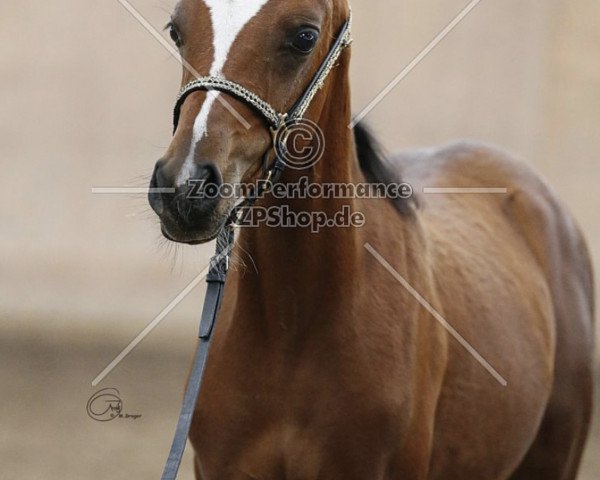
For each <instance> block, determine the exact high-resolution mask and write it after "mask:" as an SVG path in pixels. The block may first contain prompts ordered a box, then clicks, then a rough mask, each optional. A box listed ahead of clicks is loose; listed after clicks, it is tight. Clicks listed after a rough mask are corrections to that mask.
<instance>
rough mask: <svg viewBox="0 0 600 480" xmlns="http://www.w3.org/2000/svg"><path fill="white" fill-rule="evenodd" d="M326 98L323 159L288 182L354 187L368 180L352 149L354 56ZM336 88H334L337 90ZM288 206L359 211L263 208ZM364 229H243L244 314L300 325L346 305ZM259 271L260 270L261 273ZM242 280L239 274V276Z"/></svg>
mask: <svg viewBox="0 0 600 480" xmlns="http://www.w3.org/2000/svg"><path fill="white" fill-rule="evenodd" d="M344 57H345V60H342V61H341V62H340V64H339V66H338V67H337V68H336V70H335V71H334V72H333V73H332V76H331V78H330V80H329V82H328V84H329V85H330V87H329V90H324V91H322V92H321V93H320V95H321V98H325V99H327V103H326V104H325V105H323V107H322V108H321V114H320V117H319V120H318V122H317V123H318V125H319V127H320V128H321V129H322V131H323V134H324V137H325V152H324V154H323V157H322V158H321V160H320V161H319V162H318V163H317V164H316V165H315V166H314V167H313V168H312V169H311V170H310V171H309V170H304V171H291V170H287V171H286V173H285V175H284V177H283V178H282V182H286V183H289V182H296V181H297V180H298V179H299V178H301V177H303V176H306V177H308V179H309V183H356V182H362V181H364V178H363V177H362V174H361V172H360V169H359V167H358V161H357V158H356V151H355V147H354V136H353V132H352V130H351V129H349V128H348V124H349V122H350V91H349V82H348V73H347V72H348V65H347V63H348V55H345V56H344ZM332 85H335V87H331V86H332ZM282 205H288V206H289V208H290V210H291V211H294V212H300V211H304V212H315V211H318V212H325V213H326V214H327V215H328V216H329V217H330V218H331V217H332V216H333V215H334V214H335V213H336V212H338V211H341V210H342V208H343V207H344V206H349V207H350V208H351V209H352V210H353V211H355V200H353V199H331V198H327V199H321V198H316V199H285V200H276V199H274V198H271V197H269V198H265V199H263V200H262V201H261V203H260V204H259V206H261V207H271V206H282ZM360 230H361V229H360V228H353V227H343V228H339V227H335V228H324V229H322V230H320V232H319V233H318V234H317V233H312V232H311V229H310V228H303V227H299V228H281V227H278V228H271V227H267V226H260V227H258V228H242V231H241V233H240V237H239V239H238V246H239V249H238V256H239V258H240V259H241V260H243V263H244V264H245V265H246V267H245V268H244V273H243V275H242V274H239V276H238V275H236V277H238V278H237V282H236V283H237V284H238V294H237V298H238V304H239V303H240V302H241V304H240V305H238V307H240V309H241V310H245V308H246V307H247V306H249V305H252V308H253V309H255V308H256V305H257V303H258V304H260V316H261V320H264V321H265V322H269V321H271V320H273V321H275V322H278V321H280V320H278V319H281V318H286V319H287V320H286V321H298V322H300V321H302V319H310V318H314V316H315V315H326V311H327V309H328V307H329V305H330V304H331V301H332V299H336V301H341V299H342V298H347V295H349V294H351V292H352V289H353V288H355V280H354V278H355V274H356V269H357V264H358V261H359V256H360V254H362V242H361V235H362V233H361V232H360ZM255 268H256V270H255ZM238 273H239V272H238Z"/></svg>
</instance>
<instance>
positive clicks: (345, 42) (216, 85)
mask: <svg viewBox="0 0 600 480" xmlns="http://www.w3.org/2000/svg"><path fill="white" fill-rule="evenodd" d="M351 27H352V13H350V16H349V17H348V20H347V21H346V22H345V23H344V25H343V27H342V29H341V31H340V33H339V35H338V37H337V39H336V40H335V42H334V44H333V45H332V46H331V49H330V50H329V53H328V54H327V56H326V57H325V60H324V61H323V63H322V64H321V66H320V67H319V70H317V73H316V74H315V76H314V77H313V79H312V81H311V82H310V84H309V85H308V87H307V88H306V90H305V91H304V93H303V94H302V96H301V97H300V98H299V99H298V101H297V102H296V103H295V104H294V105H293V106H292V108H291V109H290V110H289V111H288V112H287V113H279V112H278V111H277V110H275V109H274V108H273V107H272V106H271V105H270V104H269V103H268V102H266V101H265V100H263V99H262V98H260V97H259V96H258V95H256V94H255V93H254V92H251V91H250V90H248V89H247V88H245V87H243V86H242V85H240V84H239V83H236V82H233V81H231V80H227V79H225V78H222V77H200V78H197V79H196V80H193V81H191V82H190V83H188V84H187V85H185V86H184V87H183V88H182V89H181V92H179V96H178V97H177V102H176V103H175V110H174V113H173V124H174V130H173V132H175V131H176V130H177V126H178V124H179V115H180V113H181V107H182V106H183V103H184V102H185V100H186V98H187V97H188V96H189V95H190V94H192V93H194V92H197V91H199V90H205V91H208V90H217V91H220V92H223V93H227V94H229V95H231V96H232V97H234V98H237V99H238V100H240V101H242V102H244V103H245V104H246V105H248V106H250V107H251V108H252V109H253V110H254V111H256V112H257V113H259V114H260V115H261V116H262V117H263V118H264V119H265V120H266V121H267V123H268V125H269V127H270V128H271V129H272V130H273V131H275V132H276V131H278V130H279V129H281V128H282V127H283V126H284V125H285V123H287V122H290V121H294V120H299V119H301V118H302V117H303V116H304V114H305V113H306V111H307V110H308V107H309V106H310V104H311V102H312V100H313V98H314V97H315V95H316V94H317V92H318V91H319V90H320V89H321V88H323V85H324V84H325V80H326V78H327V76H328V75H329V73H330V72H331V70H332V69H333V68H334V67H335V65H336V62H337V60H338V58H339V56H340V55H341V53H342V51H343V50H344V49H345V48H346V47H348V46H349V45H350V43H352V37H351Z"/></svg>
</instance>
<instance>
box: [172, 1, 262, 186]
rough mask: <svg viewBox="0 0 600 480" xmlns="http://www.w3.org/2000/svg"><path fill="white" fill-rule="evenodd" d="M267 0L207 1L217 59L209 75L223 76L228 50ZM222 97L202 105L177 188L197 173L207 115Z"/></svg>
mask: <svg viewBox="0 0 600 480" xmlns="http://www.w3.org/2000/svg"><path fill="white" fill-rule="evenodd" d="M267 2H268V0H204V3H205V4H206V5H207V6H208V9H209V11H210V18H211V22H212V31H213V50H214V58H213V63H212V66H211V67H210V73H209V75H210V76H215V77H220V76H223V67H224V66H225V62H226V61H227V56H228V55H229V50H231V46H232V45H233V43H234V42H235V39H236V38H237V36H238V35H239V33H240V32H241V31H242V29H243V28H244V25H246V24H247V23H248V22H249V21H250V20H251V19H252V18H253V17H254V16H255V15H256V14H257V13H258V12H259V10H260V9H261V8H262V6H263V5H264V4H265V3H267ZM218 95H219V93H218V92H216V91H214V90H213V91H210V92H208V95H207V97H206V100H205V101H204V103H203V104H202V108H201V109H200V112H198V116H197V117H196V120H194V130H193V133H192V144H191V145H190V149H189V152H188V156H187V158H186V159H185V162H184V164H183V167H182V168H181V172H179V175H178V177H177V182H176V183H177V185H178V186H180V185H183V184H184V183H185V182H187V180H188V179H189V178H190V176H191V174H192V172H193V170H194V157H195V153H196V145H197V144H198V142H199V141H200V140H202V138H203V137H204V136H205V135H206V124H207V121H208V114H209V113H210V110H211V108H212V106H213V104H214V102H215V99H216V98H217V96H218Z"/></svg>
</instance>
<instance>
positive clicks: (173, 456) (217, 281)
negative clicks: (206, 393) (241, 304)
mask: <svg viewBox="0 0 600 480" xmlns="http://www.w3.org/2000/svg"><path fill="white" fill-rule="evenodd" d="M269 153H270V151H267V153H266V154H265V162H268V157H269ZM284 168H285V164H284V162H283V161H281V159H280V156H279V155H276V157H275V161H274V162H273V165H272V166H271V168H270V170H268V172H267V174H266V178H265V181H263V182H261V183H260V184H259V185H258V186H257V187H256V188H255V189H254V191H253V192H252V193H251V194H250V195H249V196H248V197H247V198H246V199H244V200H243V201H242V202H241V203H240V204H238V205H237V206H236V207H235V208H234V209H233V211H232V213H231V215H230V216H229V217H228V219H227V221H226V222H225V225H224V226H223V228H222V229H221V231H220V233H219V236H218V237H217V246H216V251H215V255H214V256H213V257H212V258H211V260H210V266H209V270H208V275H207V277H206V282H207V283H208V287H207V290H206V296H205V298H204V307H203V309H202V316H201V317H200V330H199V332H198V338H199V340H200V343H199V344H198V347H197V349H196V355H195V357H194V362H193V364H192V371H191V373H190V377H189V381H188V385H187V388H186V391H185V396H184V397H183V405H182V406H181V412H180V414H179V420H178V422H177V428H176V429H175V437H174V438H173V443H172V444H171V450H170V452H169V457H168V458H167V463H166V465H165V468H164V470H163V474H162V477H161V480H175V479H176V478H177V473H178V471H179V466H180V465H181V459H182V458H183V453H184V451H185V445H186V442H187V437H188V434H189V431H190V427H191V425H192V418H193V415H194V410H195V408H196V402H197V401H198V394H199V392H200V387H201V386H202V379H203V377H204V368H205V366H206V360H207V358H208V352H209V349H210V344H211V340H212V333H213V331H214V329H215V324H216V320H217V315H218V313H219V309H220V308H221V302H222V299H223V292H224V290H225V281H226V279H227V272H228V270H229V258H230V254H231V251H232V250H233V245H234V233H233V232H234V227H235V223H236V222H238V221H240V220H242V219H243V217H244V215H245V214H246V213H247V212H248V211H249V210H250V208H251V207H252V206H253V205H254V204H255V203H256V201H257V200H258V199H259V198H260V197H261V196H262V195H263V194H264V193H266V192H268V191H269V190H270V188H271V186H272V185H273V184H274V183H276V182H277V181H279V178H280V176H281V174H282V173H283V170H284Z"/></svg>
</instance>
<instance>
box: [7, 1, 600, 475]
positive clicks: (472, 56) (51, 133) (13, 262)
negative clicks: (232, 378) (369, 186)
mask: <svg viewBox="0 0 600 480" xmlns="http://www.w3.org/2000/svg"><path fill="white" fill-rule="evenodd" d="M466 3H467V2H466V0H387V1H384V0H371V1H367V0H355V1H354V2H353V8H354V14H355V15H354V17H355V29H354V39H355V42H354V44H353V68H352V78H353V95H354V110H355V111H358V110H359V109H360V108H362V107H363V106H365V105H366V104H367V103H368V102H369V101H370V100H371V99H372V98H373V97H374V96H375V95H376V94H377V93H378V92H379V91H380V90H381V89H382V88H383V87H385V86H386V85H387V83H388V82H389V81H390V80H391V78H393V77H394V76H395V75H396V74H397V73H398V72H400V71H401V70H402V68H403V67H404V65H405V64H407V63H408V62H409V61H410V60H411V59H412V58H413V57H414V56H415V55H416V54H417V53H418V52H419V51H420V50H421V49H422V48H423V47H424V46H425V45H426V44H427V43H428V42H429V41H430V40H431V39H432V38H433V37H434V36H435V35H436V34H437V33H438V32H439V31H440V30H441V29H442V28H443V27H444V26H445V25H446V24H447V23H448V22H449V21H450V20H451V19H452V18H453V17H454V16H455V15H456V14H457V12H459V11H460V10H461V9H462V8H463V7H464V6H465V5H466ZM132 4H133V6H134V7H135V8H137V9H138V10H139V12H140V13H141V14H142V15H143V16H144V17H145V18H147V20H148V21H149V22H150V23H151V24H152V25H154V26H155V27H157V28H159V29H160V28H162V26H163V25H164V24H165V23H166V22H167V21H168V18H169V14H170V11H171V10H172V8H173V5H174V1H171V0H159V1H146V0H132ZM599 53H600V3H599V2H598V1H597V0H570V1H564V0H562V1H561V0H525V1H524V0H502V1H498V0H483V1H482V3H481V4H480V5H479V6H478V7H477V8H476V9H475V10H474V11H473V12H472V13H471V14H470V15H469V16H468V17H467V18H466V19H465V20H464V21H463V22H462V23H461V24H460V25H459V26H458V27H457V28H456V29H455V30H454V31H453V32H452V33H451V34H450V35H449V36H448V37H447V38H446V39H445V40H444V41H443V42H442V43H441V44H440V45H439V46H438V47H437V48H436V49H435V50H434V51H433V52H432V53H431V54H430V55H429V56H428V57H427V58H426V59H425V60H424V61H423V62H422V63H421V64H420V65H419V66H418V67H417V68H416V69H415V70H414V71H413V72H412V73H411V74H410V75H409V76H408V77H407V78H406V79H405V80H404V81H403V82H401V83H400V85H398V87H397V88H396V89H395V90H394V91H393V92H392V93H390V94H389V96H388V97H387V98H386V99H385V100H384V101H383V102H382V103H381V104H380V105H379V106H378V107H377V108H376V109H375V110H374V111H373V112H372V113H371V114H370V115H369V116H368V117H367V121H368V122H369V123H370V124H371V126H372V127H373V129H374V130H375V132H376V133H378V134H379V136H380V138H381V139H382V140H383V143H384V145H385V146H386V148H387V149H388V150H389V151H394V150H397V149H401V148H406V147H411V146H421V145H438V144H442V143H444V142H448V141H451V140H454V139H457V138H472V139H482V140H485V141H488V142H491V143H494V144H497V145H499V146H501V147H503V148H505V149H507V150H509V151H511V152H513V153H515V154H516V155H518V156H519V157H522V158H524V159H525V160H526V161H528V162H530V163H531V164H532V165H534V166H535V167H536V168H537V169H538V170H539V171H541V172H542V173H543V174H544V175H545V176H546V177H547V178H548V179H549V180H550V182H551V183H552V184H553V185H554V186H555V187H556V189H557V190H558V192H559V193H560V195H561V197H562V198H563V199H564V201H565V202H566V203H567V204H568V205H569V207H570V208H571V210H572V211H573V213H574V214H575V216H576V217H577V219H578V221H579V223H580V224H581V226H582V228H583V230H584V232H585V233H586V235H587V238H588V240H589V243H590V247H591V250H592V253H593V255H594V259H595V265H596V271H600V264H599V262H600V218H599V217H598V212H599V210H600V194H599V190H600V165H599V163H598V161H599V158H598V157H599V153H600V131H599V128H600V55H599ZM179 78H180V66H179V64H178V62H177V61H176V60H174V59H173V58H171V57H170V56H169V54H168V53H167V52H166V51H165V50H164V49H163V48H162V47H161V46H160V45H159V44H158V43H157V42H156V40H155V39H153V38H152V37H151V36H150V35H149V34H148V32H147V31H146V30H144V29H143V28H142V27H141V26H140V25H139V24H138V23H137V22H136V20H134V19H133V18H132V16H131V15H130V14H129V13H128V12H127V11H126V10H125V9H124V8H123V7H122V5H121V4H120V3H119V2H118V1H117V0H106V1H103V2H86V1H75V0H54V1H52V2H36V1H33V0H21V1H19V2H3V3H2V4H1V5H0V105H1V108H0V162H1V165H2V173H1V174H0V186H1V187H2V188H0V338H1V339H0V346H1V347H2V349H1V350H0V354H1V355H2V356H3V357H2V358H3V359H5V362H4V363H3V364H4V365H5V367H4V368H3V369H2V370H0V380H2V383H3V385H10V386H11V387H12V388H10V389H9V390H8V392H7V394H6V395H8V398H9V400H10V401H11V402H15V405H14V406H13V407H11V408H14V409H15V410H14V411H12V410H11V411H10V412H11V414H10V415H9V417H10V420H7V418H8V417H5V418H3V419H2V421H5V422H7V423H8V424H9V427H10V426H13V427H14V429H13V430H12V433H11V436H10V438H8V434H6V433H4V432H3V433H2V434H0V435H5V436H4V437H0V439H2V440H4V443H2V444H0V448H2V449H1V450H0V455H3V456H4V457H5V458H4V460H6V462H3V463H4V464H6V465H8V468H9V470H10V467H12V468H13V469H14V471H15V472H20V475H13V476H12V477H11V478H35V475H33V474H32V475H28V472H29V473H31V472H35V471H36V470H35V469H36V468H38V467H39V465H33V464H32V465H31V469H30V470H27V469H28V468H29V467H28V462H27V459H23V458H21V456H20V455H21V454H19V453H18V452H20V451H21V450H22V449H21V448H19V446H20V444H19V442H23V444H24V445H25V444H26V445H28V446H29V447H30V448H33V449H35V451H36V452H38V454H40V455H41V457H40V458H45V460H43V461H45V462H47V463H46V464H45V468H44V471H45V472H46V473H47V475H50V476H46V478H54V477H52V476H51V474H50V473H48V472H52V471H54V470H53V468H54V469H58V468H59V467H58V463H57V462H64V457H65V451H66V450H68V451H72V450H73V449H77V451H79V450H80V447H81V443H82V442H83V443H85V444H86V445H93V447H94V448H92V450H91V451H90V450H89V449H88V450H86V452H85V453H84V452H80V453H81V455H80V457H78V458H79V460H78V462H79V463H77V462H75V463H73V464H72V467H73V471H74V472H75V473H74V475H73V478H82V477H81V475H82V474H83V472H86V471H88V469H89V465H90V463H92V464H94V465H96V468H97V469H98V470H97V471H98V472H99V473H98V476H97V477H94V478H109V475H108V473H107V474H106V475H105V476H102V474H101V473H100V472H103V470H102V469H103V468H109V467H108V466H107V465H106V464H105V463H103V462H102V461H101V459H102V458H104V455H109V454H110V455H113V457H112V458H115V462H116V463H117V464H118V465H120V466H119V468H120V469H119V473H118V474H117V473H115V472H114V471H111V472H112V473H111V474H110V478H120V477H119V475H123V478H130V477H128V476H127V475H128V474H129V473H127V472H128V471H127V469H128V468H131V472H135V473H137V474H139V472H140V464H142V466H143V467H144V468H148V471H149V472H150V471H151V472H155V471H156V468H157V465H160V463H161V461H162V460H163V458H162V453H164V452H166V448H167V446H168V443H169V441H170V438H168V437H169V436H170V434H171V425H174V421H175V417H176V414H177V408H178V400H179V398H180V392H179V390H177V389H179V388H180V385H181V384H182V382H183V379H184V377H185V374H186V368H187V367H186V365H187V361H188V356H189V355H190V354H191V351H192V348H193V345H194V338H193V332H194V330H195V326H196V320H197V317H198V314H199V310H200V307H201V302H202V297H203V289H202V288H198V289H197V290H195V291H194V292H193V293H192V294H191V295H190V296H189V297H188V298H187V299H186V300H185V301H184V302H182V303H181V304H180V305H179V306H178V307H177V308H176V309H175V310H174V311H173V312H172V313H171V315H170V316H169V317H168V318H167V319H166V320H165V321H164V322H163V323H162V324H161V325H160V327H159V328H157V329H156V331H154V332H153V333H152V334H151V335H150V336H149V337H148V338H147V339H146V340H145V341H144V342H143V343H142V344H141V345H140V346H139V347H138V349H137V350H136V351H134V353H132V355H131V356H130V357H129V358H128V359H126V361H125V362H123V364H122V365H121V366H120V367H119V368H118V369H117V370H115V372H114V373H112V374H111V377H109V378H108V379H107V382H109V383H110V384H111V385H115V384H119V385H121V388H122V389H125V390H127V392H128V395H129V397H128V398H129V401H130V402H131V403H132V404H135V405H137V407H138V408H139V409H141V410H145V414H146V417H145V418H147V420H144V421H145V422H147V423H145V424H144V426H143V427H131V426H125V425H123V424H121V425H119V426H118V427H112V428H113V429H112V430H106V429H105V430H102V432H101V433H99V432H98V430H97V428H98V425H97V424H95V423H94V422H91V421H89V419H88V418H87V417H86V416H85V411H84V406H85V401H86V399H87V397H88V396H89V395H90V394H91V392H92V391H93V389H92V388H91V386H90V382H91V379H92V378H94V376H95V375H96V374H97V373H98V372H99V371H100V370H101V369H102V368H103V367H104V366H105V365H106V364H107V363H108V362H109V361H110V360H112V358H113V357H114V356H115V355H116V354H117V353H118V352H119V351H120V350H121V348H123V347H124V346H125V345H126V344H127V343H128V342H129V341H130V340H131V339H132V338H133V337H134V336H135V335H136V334H137V333H138V332H139V331H140V330H141V328H143V327H144V326H145V325H146V324H147V323H148V322H150V320H152V318H153V317H154V316H155V315H156V314H157V313H158V312H160V311H161V309H162V308H163V307H164V306H165V305H167V304H168V303H169V301H170V300H171V299H172V298H173V297H175V295H177V294H178V293H179V291H181V289H182V288H183V287H185V285H187V283H188V282H190V281H191V280H192V279H193V278H194V277H195V276H196V275H197V273H198V272H199V271H200V270H202V269H203V268H204V267H205V265H206V263H207V260H208V258H209V255H210V253H211V251H212V246H204V247H194V248H192V247H174V246H169V245H166V244H165V243H164V242H162V241H161V240H160V234H159V230H158V226H157V222H156V220H155V218H154V215H153V214H152V213H151V212H150V209H149V207H148V206H147V204H146V200H145V196H144V195H128V196H124V195H120V196H102V195H92V193H91V188H92V187H106V186H115V187H116V186H127V185H129V186H138V187H143V186H146V185H147V182H148V179H149V175H150V173H151V171H152V168H153V165H154V162H155V161H156V160H157V159H158V158H159V157H160V156H161V154H162V152H163V151H164V149H165V148H166V146H167V145H168V144H169V140H170V132H171V110H172V104H173V100H174V97H175V94H176V92H177V89H178V86H179ZM4 357H6V358H4ZM167 367H169V368H170V370H169V369H167V370H164V369H165V368H167ZM157 372H160V374H159V373H157ZM166 377H168V378H169V380H168V381H169V382H171V383H169V387H168V388H167V387H165V384H164V382H165V381H167V380H165V378H166ZM157 382H158V383H157ZM160 382H163V383H160ZM158 384H160V386H157V385H158ZM163 387H164V388H163ZM173 388H175V389H176V390H175V391H173ZM57 389H58V390H59V391H60V392H63V393H62V394H63V395H67V397H66V398H63V400H62V401H61V402H59V403H60V406H56V405H54V403H55V402H52V406H50V404H44V405H40V403H39V401H40V398H44V397H45V396H50V398H53V395H55V394H56V391H57ZM65 392H68V393H65ZM174 398H175V399H176V400H174ZM24 406H27V408H28V409H29V410H27V411H28V416H27V418H28V419H29V420H25V417H24V415H23V410H22V409H23V408H24ZM71 407H72V409H74V410H71ZM72 411H75V412H76V415H77V416H76V417H75V418H70V416H69V415H68V413H71V412H72ZM157 411H158V412H159V413H160V412H163V413H164V415H159V413H156V412H157ZM153 412H154V414H153ZM65 413H67V416H66V417H68V418H69V419H67V418H66V417H65ZM56 417H59V418H61V419H62V420H61V421H60V422H58V421H55V420H56ZM48 418H50V419H54V420H50V422H51V423H50V425H52V429H53V431H54V432H57V431H58V432H59V433H60V432H63V433H64V434H66V433H67V432H70V433H71V434H72V433H73V432H74V431H77V432H79V433H78V434H79V436H77V435H75V436H73V435H67V438H64V437H61V436H60V435H59V433H55V434H54V435H57V437H56V442H57V443H55V442H48V438H46V437H44V436H42V437H39V436H36V435H35V432H36V426H38V425H39V424H40V423H39V422H43V421H48ZM157 418H160V421H159V420H157ZM156 422H158V423H156ZM132 429H133V430H132ZM1 430H4V431H6V430H5V429H1ZM9 431H10V430H9ZM132 431H133V432H134V433H135V435H141V433H140V432H143V435H145V437H144V438H146V439H147V443H146V445H147V448H148V449H150V450H152V449H154V450H152V451H154V452H157V455H154V457H156V458H154V457H152V458H151V459H150V460H148V455H145V454H144V453H146V454H147V451H146V452H140V451H139V448H138V449H135V448H134V447H131V448H130V449H129V450H127V448H126V447H125V445H130V444H131V442H130V441H131V440H132V438H139V437H132V436H131V435H133V434H132ZM128 435H129V436H128ZM107 436H108V437H107ZM50 438H52V439H54V437H53V436H51V437H50ZM107 439H110V442H108V443H107V442H106V440H107ZM15 442H16V443H15ZM48 443H53V445H52V446H51V447H49V448H50V450H49V451H50V452H52V455H48V454H47V455H46V457H44V456H43V452H46V453H47V452H48V450H46V447H47V444H48ZM58 444H60V445H61V447H60V448H59V447H58ZM108 444H109V445H110V447H109V446H107V445H108ZM107 449H108V450H107ZM136 455H137V456H136ZM121 456H123V461H122V464H121V463H119V459H120V458H121ZM126 456H127V461H126V460H125V457H126ZM590 458H592V457H590ZM588 461H590V462H591V461H594V460H588ZM7 462H8V463H7ZM11 462H12V463H11ZM94 462H95V463H94ZM590 465H591V464H590ZM597 466H598V464H596V467H597ZM78 469H80V470H78ZM597 471H598V470H596V472H597ZM131 474H133V473H131ZM78 475H79V476H78ZM151 475H154V476H156V475H155V473H153V474H151V473H148V476H151ZM138 476H139V475H138ZM57 478H67V476H64V475H63V476H57ZM87 478H90V477H89V476H88V477H87ZM586 478H587V477H586ZM589 478H590V479H591V478H593V477H592V476H590V477H589Z"/></svg>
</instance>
